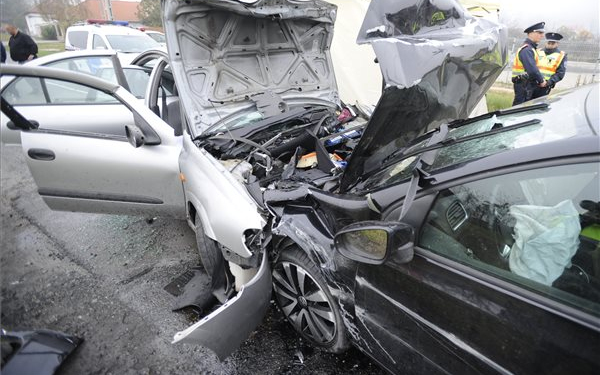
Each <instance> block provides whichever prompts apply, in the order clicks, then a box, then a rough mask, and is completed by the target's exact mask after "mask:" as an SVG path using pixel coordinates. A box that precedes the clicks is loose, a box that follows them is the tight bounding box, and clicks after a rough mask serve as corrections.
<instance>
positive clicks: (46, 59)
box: [27, 49, 117, 66]
mask: <svg viewBox="0 0 600 375" xmlns="http://www.w3.org/2000/svg"><path fill="white" fill-rule="evenodd" d="M116 54H117V51H113V50H106V49H97V50H90V49H82V50H74V51H64V52H58V53H53V54H51V55H46V56H43V57H39V58H37V59H34V60H31V61H28V62H27V65H31V66H40V65H45V64H49V63H53V62H56V61H60V60H64V59H72V58H74V57H78V56H81V57H86V56H113V55H116Z"/></svg>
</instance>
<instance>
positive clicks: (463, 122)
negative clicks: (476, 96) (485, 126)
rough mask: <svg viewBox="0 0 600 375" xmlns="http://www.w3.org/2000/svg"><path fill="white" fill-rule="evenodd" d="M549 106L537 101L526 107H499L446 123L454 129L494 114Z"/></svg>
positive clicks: (497, 115)
mask: <svg viewBox="0 0 600 375" xmlns="http://www.w3.org/2000/svg"><path fill="white" fill-rule="evenodd" d="M549 106H550V105H549V104H548V103H538V104H533V105H530V106H527V107H520V108H509V109H500V110H497V111H494V112H488V113H485V114H483V115H479V116H476V117H471V118H466V119H460V120H454V121H450V122H449V123H448V126H449V127H451V128H452V129H454V128H459V127H461V126H464V125H468V124H472V123H474V122H477V121H481V120H487V119H489V118H492V117H494V116H496V117H502V116H507V115H513V114H515V113H523V112H529V111H535V110H537V109H546V108H548V107H549Z"/></svg>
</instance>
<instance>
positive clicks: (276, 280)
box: [273, 262, 336, 344]
mask: <svg viewBox="0 0 600 375" xmlns="http://www.w3.org/2000/svg"><path fill="white" fill-rule="evenodd" d="M273 289H274V291H275V296H276V297H277V301H278V302H279V306H281V309H282V310H283V313H284V315H285V316H286V318H287V319H288V320H289V321H290V323H292V325H293V326H294V327H295V328H296V329H297V330H298V331H300V332H302V333H303V334H304V335H306V336H307V337H309V338H311V339H312V340H314V341H315V342H317V343H322V344H325V343H328V342H330V341H331V340H333V338H334V336H335V332H336V326H335V315H334V313H333V309H332V306H331V305H330V304H329V301H328V300H327V296H326V294H325V292H324V291H323V290H322V289H321V288H320V287H319V284H317V282H316V281H315V280H314V279H313V278H312V277H311V276H310V275H309V274H308V273H307V272H306V271H305V270H304V269H303V268H301V267H299V266H297V265H295V264H293V263H289V262H281V263H279V264H278V266H277V267H276V268H275V269H274V270H273Z"/></svg>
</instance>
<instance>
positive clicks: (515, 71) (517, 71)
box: [512, 44, 540, 77]
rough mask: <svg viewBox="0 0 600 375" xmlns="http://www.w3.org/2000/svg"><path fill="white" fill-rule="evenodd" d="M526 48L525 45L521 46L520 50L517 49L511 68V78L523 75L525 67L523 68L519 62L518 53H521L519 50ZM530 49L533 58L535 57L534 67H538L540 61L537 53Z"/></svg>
mask: <svg viewBox="0 0 600 375" xmlns="http://www.w3.org/2000/svg"><path fill="white" fill-rule="evenodd" d="M527 46H528V45H527V44H523V45H522V46H521V48H519V49H518V50H517V53H516V55H515V59H514V60H513V67H512V76H513V77H516V76H520V75H521V74H523V73H525V67H524V66H523V63H522V62H521V59H520V58H519V52H521V50H522V49H523V48H525V47H527ZM532 49H533V56H534V57H535V65H538V62H539V61H540V57H539V56H538V51H537V50H536V49H535V48H532Z"/></svg>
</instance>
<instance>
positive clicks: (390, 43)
mask: <svg viewBox="0 0 600 375" xmlns="http://www.w3.org/2000/svg"><path fill="white" fill-rule="evenodd" d="M506 39H507V37H506V28H505V27H504V26H503V25H501V24H499V23H497V22H495V21H492V20H489V19H483V18H475V17H473V16H471V15H469V14H468V13H467V12H466V11H465V10H464V9H463V8H462V6H461V5H460V4H458V2H457V1H454V0H404V1H397V0H372V1H371V4H370V6H369V10H368V12H367V15H366V17H365V20H364V22H363V25H362V28H361V31H360V34H359V36H358V40H357V41H358V43H371V45H372V46H373V49H374V50H375V54H376V55H377V59H378V61H379V64H380V66H381V71H382V75H383V77H384V80H385V83H386V88H385V89H384V93H383V95H382V97H381V99H380V101H379V103H378V104H377V107H376V109H375V111H374V113H373V116H372V117H371V120H370V122H369V125H368V126H367V128H366V130H365V132H364V134H363V136H362V138H361V140H360V142H359V144H358V145H357V147H356V149H355V150H354V152H353V154H352V156H351V160H350V162H349V164H348V167H347V169H346V171H345V173H344V175H343V177H342V181H341V184H340V190H341V191H342V192H344V191H347V190H348V189H349V188H350V187H351V186H352V185H353V184H354V183H355V182H357V181H358V180H359V179H360V178H361V177H362V176H365V175H368V174H370V173H372V172H374V171H376V170H377V169H378V168H379V167H380V166H381V164H382V162H384V161H385V160H386V157H388V156H389V155H390V154H391V153H393V152H394V151H396V150H398V149H401V148H403V147H405V146H406V145H407V144H408V143H409V142H410V141H411V140H413V139H415V138H417V137H418V136H420V135H422V134H424V133H426V132H427V131H430V130H432V129H434V128H436V127H438V126H439V125H440V124H442V123H444V122H448V121H450V120H455V119H460V118H466V117H468V115H469V113H470V112H471V111H472V109H473V108H474V107H475V106H476V105H477V103H478V102H479V100H480V99H481V98H482V97H483V95H484V94H485V93H486V91H487V90H488V89H489V87H490V86H491V85H492V84H493V83H494V81H495V80H496V78H497V77H498V75H499V74H500V73H501V72H502V69H503V68H504V66H505V65H506V62H507V43H506Z"/></svg>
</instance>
